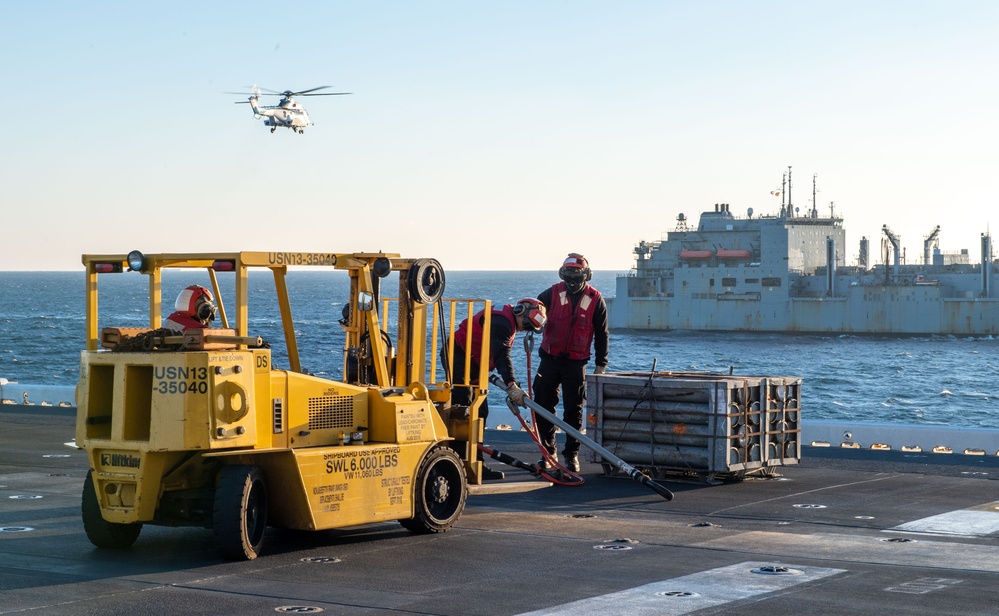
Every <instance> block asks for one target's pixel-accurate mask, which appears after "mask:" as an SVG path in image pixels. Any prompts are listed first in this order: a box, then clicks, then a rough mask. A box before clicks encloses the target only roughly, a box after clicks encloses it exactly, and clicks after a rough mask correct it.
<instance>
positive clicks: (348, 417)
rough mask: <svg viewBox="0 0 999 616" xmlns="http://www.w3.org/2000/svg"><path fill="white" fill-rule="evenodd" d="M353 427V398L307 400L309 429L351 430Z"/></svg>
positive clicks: (327, 397) (331, 397) (338, 397)
mask: <svg viewBox="0 0 999 616" xmlns="http://www.w3.org/2000/svg"><path fill="white" fill-rule="evenodd" d="M353 425H354V398H353V396H326V397H322V398H309V429H310V430H323V429H326V428H352V427H353Z"/></svg>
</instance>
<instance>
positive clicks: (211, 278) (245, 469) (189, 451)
mask: <svg viewBox="0 0 999 616" xmlns="http://www.w3.org/2000/svg"><path fill="white" fill-rule="evenodd" d="M83 264H84V266H85V267H86V280H87V285H86V328H87V331H86V350H85V351H83V353H82V354H81V360H80V380H79V385H78V387H77V406H78V409H79V412H78V416H77V425H76V443H77V446H78V447H80V448H82V449H84V450H86V452H87V455H88V457H89V461H90V472H89V473H88V475H87V478H86V481H85V484H84V488H83V503H82V514H83V524H84V528H85V530H86V533H87V536H88V537H89V538H90V540H91V542H92V543H93V544H94V545H96V546H98V547H105V548H124V547H128V546H130V545H132V544H133V543H134V542H135V541H136V539H137V538H138V535H139V532H140V530H141V528H142V525H143V524H156V525H166V526H201V527H205V528H209V529H212V530H213V531H214V536H215V543H216V545H217V547H218V550H219V551H220V552H221V554H222V555H223V556H224V557H226V558H229V559H252V558H255V557H257V556H258V555H259V554H260V553H261V550H262V549H263V545H264V536H265V531H266V528H267V527H268V526H275V527H282V528H290V529H299V530H323V529H330V528H339V527H345V526H354V525H359V524H366V523H373V522H384V521H386V520H398V521H399V522H400V523H401V524H402V525H403V526H404V527H405V528H407V529H409V530H410V531H412V532H417V533H436V532H443V531H446V530H448V529H449V528H450V527H451V526H452V525H454V524H455V522H456V521H457V520H458V518H459V516H460V515H461V513H462V511H463V509H464V506H465V499H466V495H467V491H468V484H469V483H481V476H482V463H481V462H480V461H479V460H478V457H479V456H478V455H477V453H478V452H477V446H478V445H479V443H481V442H482V436H483V428H484V425H483V422H482V421H480V419H479V417H478V408H479V406H480V405H481V403H482V401H483V400H484V399H485V395H486V393H487V386H488V378H487V377H488V375H487V374H486V372H487V371H488V367H487V365H486V364H485V363H483V366H482V368H481V369H480V370H479V372H480V373H479V374H475V375H473V374H470V364H469V362H468V361H466V364H465V365H464V366H453V367H452V366H451V365H450V364H451V361H452V360H453V351H451V349H454V342H455V341H454V336H455V330H456V329H457V328H456V322H458V321H460V320H461V319H462V318H464V317H465V316H468V315H470V314H474V313H475V312H478V311H479V310H482V309H485V310H487V311H488V310H490V309H491V306H490V302H489V301H488V300H481V299H468V300H457V299H445V298H444V297H443V293H444V286H445V276H444V271H443V269H442V268H441V266H440V264H439V263H438V262H437V261H436V260H434V259H402V258H400V257H399V255H396V254H385V253H349V254H338V253H304V252H277V253H268V252H234V253H217V254H216V253H211V254H210V253H204V254H155V255H153V254H149V255H145V254H142V253H141V252H139V251H132V252H131V253H128V254H127V255H84V256H83ZM289 268H296V269H297V268H302V269H306V268H312V269H319V270H326V271H328V272H329V273H330V275H333V274H334V273H335V270H345V271H346V272H347V274H348V276H349V281H350V291H349V301H347V302H346V303H345V308H344V309H343V312H342V315H339V316H342V318H340V319H338V320H339V323H340V325H341V327H342V329H343V331H344V333H345V340H344V348H343V355H344V360H343V372H342V374H343V378H342V380H332V379H327V378H320V377H318V376H314V375H311V374H309V373H308V372H307V371H306V370H303V368H302V366H301V361H300V357H299V348H298V343H297V340H296V329H295V325H294V322H293V321H292V312H291V301H290V298H289V292H288V280H287V273H288V270H289ZM168 269H182V270H185V271H186V272H187V274H189V276H188V277H187V279H193V278H194V277H195V276H200V277H202V278H204V279H205V280H206V281H207V282H206V284H209V285H210V288H211V290H212V291H213V292H214V297H213V299H214V301H215V308H216V310H217V314H218V316H219V320H220V321H221V323H220V325H221V327H205V328H192V329H187V330H184V331H178V330H175V329H168V328H164V327H162V325H163V324H164V316H163V310H162V306H161V305H162V297H161V295H162V286H163V272H164V270H168ZM251 270H258V271H264V272H266V271H267V270H269V271H270V272H271V273H272V274H273V288H274V290H275V292H276V298H275V299H276V305H277V307H278V312H279V313H280V319H281V329H282V331H283V337H284V341H283V342H284V350H285V351H286V357H285V356H282V357H281V361H282V362H284V361H286V362H287V366H282V367H281V368H280V369H279V368H278V366H276V365H275V357H274V356H273V355H272V353H271V348H270V344H269V341H265V340H264V339H262V338H261V337H260V336H258V335H257V334H255V332H254V331H253V328H254V317H252V316H251V314H250V301H249V298H250V291H249V288H250V283H251V278H252V281H253V282H255V283H256V282H257V281H259V280H261V278H263V279H266V278H267V276H263V277H260V276H252V277H251V276H250V272H251ZM330 270H334V271H330ZM130 272H133V273H137V274H140V275H145V276H146V277H148V311H149V320H148V327H114V326H113V324H111V325H110V326H109V325H105V326H103V327H102V326H101V324H100V323H99V320H100V319H99V316H100V314H101V311H100V310H99V305H98V287H99V285H98V280H99V279H100V278H101V277H102V276H106V275H118V276H121V275H135V274H130ZM205 273H207V276H205ZM393 274H394V275H397V276H398V293H397V296H396V297H394V298H383V297H382V289H381V282H382V281H383V279H386V278H388V277H389V276H390V275H393ZM223 276H232V277H234V279H235V280H234V281H232V282H230V281H226V280H225V279H224V278H222V277H223ZM340 276H341V277H342V274H340ZM220 278H221V279H222V282H225V283H228V284H226V285H223V287H224V288H225V290H226V291H227V292H229V294H230V296H231V295H234V297H230V298H229V300H230V303H227V302H225V301H223V293H222V290H223V289H222V288H220ZM268 286H269V285H268ZM207 288H208V287H207V286H206V289H207ZM233 290H234V292H233ZM254 291H255V293H254V295H253V297H254V298H256V297H258V296H259V293H256V291H257V288H256V287H255V288H254ZM256 301H259V300H256ZM105 312H113V311H108V310H107V309H106V308H105ZM272 312H273V311H272ZM116 314H121V313H120V312H117V313H116ZM390 316H394V322H393V321H392V320H391V319H390ZM310 317H311V318H315V315H310ZM258 318H259V317H258ZM332 322H333V318H331V323H332ZM119 324H120V323H119ZM390 324H391V325H390ZM485 327H486V328H488V327H489V319H486V321H485ZM488 344H489V332H488V330H487V331H485V332H484V335H483V336H482V345H483V348H482V349H481V355H480V356H481V357H488V356H489V349H488ZM465 345H466V348H471V345H472V340H471V328H468V337H467V339H466V341H465ZM441 348H443V349H446V350H447V351H446V352H443V353H441V352H439V349H441ZM466 355H467V356H468V357H471V354H466ZM438 364H440V367H441V370H440V371H438ZM452 374H459V375H463V377H464V378H463V380H461V381H460V382H464V383H469V382H475V381H476V380H477V382H478V383H479V385H477V386H476V387H475V388H474V391H473V402H472V403H471V404H470V405H469V406H456V405H452V404H451V380H452V378H451V375H452Z"/></svg>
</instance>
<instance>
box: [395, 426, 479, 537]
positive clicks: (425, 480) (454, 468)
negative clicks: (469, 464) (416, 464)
mask: <svg viewBox="0 0 999 616" xmlns="http://www.w3.org/2000/svg"><path fill="white" fill-rule="evenodd" d="M414 489H415V490H416V494H415V503H414V504H415V506H416V515H414V516H413V517H412V518H410V519H408V520H400V521H399V522H400V524H402V525H403V526H404V527H405V528H407V529H409V530H410V531H412V532H414V533H442V532H444V531H446V530H447V529H449V528H451V527H452V526H454V523H455V522H457V521H458V518H459V517H460V516H461V512H462V511H463V510H464V509H465V497H466V494H467V492H468V482H467V480H466V478H465V465H464V463H463V462H462V461H461V458H459V457H458V454H457V453H455V452H454V450H453V449H451V448H450V447H447V446H444V445H439V446H437V447H435V448H433V449H431V450H430V453H428V454H427V457H426V458H424V460H423V464H421V465H420V470H419V472H418V473H417V475H416V485H415V486H414Z"/></svg>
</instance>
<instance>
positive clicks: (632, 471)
mask: <svg viewBox="0 0 999 616" xmlns="http://www.w3.org/2000/svg"><path fill="white" fill-rule="evenodd" d="M489 382H490V383H492V384H493V385H495V386H496V387H497V388H499V389H500V391H502V392H504V393H506V391H507V386H506V383H504V382H503V379H502V378H500V377H499V375H496V374H493V375H491V376H490V377H489ZM507 404H508V405H509V406H510V407H511V408H512V409H514V412H515V413H516V412H517V411H516V410H515V409H516V407H515V406H514V405H513V404H512V403H511V402H510V401H509V400H507ZM524 404H526V405H527V406H528V407H530V408H531V409H532V410H533V411H534V412H535V413H544V415H542V417H544V419H545V421H548V422H551V423H553V424H555V425H556V426H558V427H559V428H562V430H564V431H565V433H566V434H569V435H571V436H572V437H573V438H574V439H576V440H577V441H579V442H580V443H581V444H583V445H586V446H587V447H588V448H590V449H592V450H593V451H595V452H597V453H598V454H600V456H601V457H602V458H603V459H604V460H606V461H607V462H610V463H611V464H613V465H614V466H615V467H617V468H618V469H619V470H620V471H622V472H623V473H625V474H626V475H628V476H629V477H631V478H632V479H633V480H635V481H637V482H638V483H640V484H642V485H643V486H645V487H647V488H649V489H650V490H652V491H653V492H655V493H656V494H658V495H659V496H662V497H663V498H665V499H666V500H668V501H670V500H673V493H672V492H670V491H669V490H668V489H666V487H665V486H662V485H660V484H658V483H656V482H655V481H653V480H652V478H651V477H649V476H648V475H646V474H645V473H643V472H642V471H640V470H638V469H637V468H635V467H634V466H632V465H630V464H628V463H627V462H625V461H624V460H622V459H621V458H619V457H617V456H615V455H614V454H612V453H611V452H609V451H607V450H606V449H604V448H603V447H601V446H600V445H598V444H597V443H596V442H595V441H594V440H593V439H591V438H589V437H588V436H586V435H585V434H583V433H582V432H580V431H579V430H577V429H575V428H573V427H572V426H570V425H569V424H567V423H565V422H564V421H563V420H561V419H559V418H558V417H557V416H556V415H555V413H550V412H548V409H546V408H545V407H543V406H541V405H540V404H538V403H537V402H535V401H534V400H532V399H531V398H528V397H527V396H525V397H524Z"/></svg>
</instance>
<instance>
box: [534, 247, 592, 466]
mask: <svg viewBox="0 0 999 616" xmlns="http://www.w3.org/2000/svg"><path fill="white" fill-rule="evenodd" d="M591 277H592V273H591V272H590V265H589V263H588V262H587V261H586V258H585V257H583V256H582V255H580V254H576V253H570V254H569V256H568V258H566V260H565V262H563V264H562V267H561V268H559V278H561V279H562V282H559V283H556V284H555V285H553V286H552V287H550V288H548V289H545V290H544V291H542V292H541V293H540V294H539V295H538V299H539V300H540V301H541V302H542V303H543V304H544V305H545V306H546V307H547V308H548V323H547V325H546V326H545V333H544V337H543V338H542V340H541V350H540V352H539V353H538V354H539V355H540V356H541V364H540V365H539V366H538V372H537V374H536V375H535V376H534V401H535V402H537V403H538V404H540V405H541V406H543V407H544V408H546V409H548V411H550V412H551V413H552V414H555V408H556V407H557V406H558V403H559V394H560V393H561V395H562V418H563V419H564V420H565V422H566V423H567V424H569V425H570V426H572V427H573V428H575V429H577V430H580V431H582V427H583V404H584V403H585V402H586V364H587V362H589V360H590V347H591V345H592V347H593V351H594V364H595V368H594V370H593V371H594V373H596V374H600V373H602V372H604V371H605V370H606V369H607V343H608V340H609V339H610V334H609V330H608V326H607V304H606V303H605V302H604V298H603V296H602V295H601V294H600V292H599V291H597V290H596V289H595V288H593V287H592V286H590V285H589V284H588V281H589V280H590V278H591ZM543 415H544V413H538V414H536V420H537V428H538V435H539V436H540V437H541V443H542V445H544V446H545V449H547V450H548V454H549V455H550V456H551V457H552V458H554V459H557V456H556V455H555V453H556V446H557V443H556V440H555V426H554V424H552V423H551V422H548V421H545V419H544V417H543ZM562 454H563V456H564V459H565V466H566V468H568V469H569V470H571V471H578V470H579V441H577V440H576V439H575V438H573V437H571V436H569V435H566V438H565V448H564V449H563V450H562ZM538 465H539V466H545V467H549V466H550V464H549V463H548V461H547V460H546V459H542V460H539V461H538Z"/></svg>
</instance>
